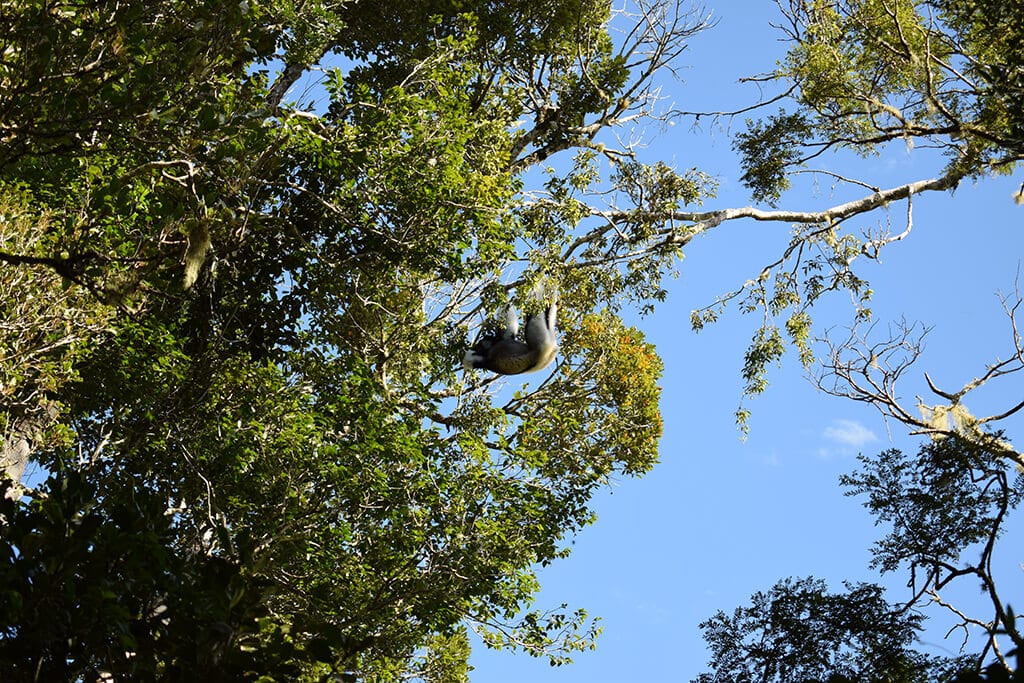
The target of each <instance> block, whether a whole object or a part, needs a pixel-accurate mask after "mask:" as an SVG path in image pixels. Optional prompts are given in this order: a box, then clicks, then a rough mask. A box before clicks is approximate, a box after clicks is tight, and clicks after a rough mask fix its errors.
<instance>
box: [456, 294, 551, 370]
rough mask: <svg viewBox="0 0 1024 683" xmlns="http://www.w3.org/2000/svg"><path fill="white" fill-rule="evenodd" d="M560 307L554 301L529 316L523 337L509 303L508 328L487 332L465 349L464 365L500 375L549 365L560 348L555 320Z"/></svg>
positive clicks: (506, 314) (469, 368)
mask: <svg viewBox="0 0 1024 683" xmlns="http://www.w3.org/2000/svg"><path fill="white" fill-rule="evenodd" d="M557 314H558V306H557V304H556V303H555V302H552V303H551V304H550V305H549V306H548V307H547V308H546V309H545V310H544V311H543V312H542V313H539V314H534V315H528V316H527V317H526V332H525V333H524V335H523V337H524V340H520V339H517V336H518V335H519V320H518V319H517V317H516V312H515V310H514V309H513V308H512V307H511V306H510V307H509V308H508V309H506V311H505V329H503V330H501V331H500V332H495V333H491V334H487V335H484V336H483V337H481V338H480V339H479V340H478V341H477V342H476V344H474V345H473V348H471V349H470V350H468V351H466V354H465V355H464V356H463V358H462V365H463V367H465V368H466V369H467V370H471V369H474V368H477V369H483V370H490V371H491V372H496V373H498V374H499V375H520V374H522V373H524V372H535V371H537V370H541V369H543V368H546V367H547V366H548V365H550V364H551V361H552V360H554V358H555V353H556V352H557V351H558V340H557V338H556V337H555V333H556V330H555V320H556V316H557Z"/></svg>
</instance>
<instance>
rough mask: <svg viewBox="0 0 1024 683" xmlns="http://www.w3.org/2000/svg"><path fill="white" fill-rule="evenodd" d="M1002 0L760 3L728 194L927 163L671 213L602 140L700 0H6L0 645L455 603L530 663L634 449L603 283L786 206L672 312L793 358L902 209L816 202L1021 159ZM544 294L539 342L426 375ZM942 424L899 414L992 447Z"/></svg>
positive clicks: (124, 668)
mask: <svg viewBox="0 0 1024 683" xmlns="http://www.w3.org/2000/svg"><path fill="white" fill-rule="evenodd" d="M1011 4H1012V3H998V2H966V1H962V2H954V1H952V0H950V1H949V2H911V1H910V0H892V1H888V2H882V1H879V2H851V3H842V2H809V1H808V2H802V1H798V0H793V2H790V3H789V4H788V7H783V10H784V11H785V16H786V18H787V20H788V23H787V24H786V25H785V27H786V28H785V30H786V33H787V35H788V37H789V38H790V40H791V41H792V46H793V47H792V50H791V51H790V53H789V57H788V58H787V60H786V61H785V62H784V63H782V64H780V65H778V67H777V69H776V70H775V71H773V72H771V73H769V74H767V75H765V76H763V77H761V78H762V80H763V81H764V82H766V83H771V84H775V85H778V86H779V87H780V89H781V90H780V94H779V95H778V96H777V97H774V98H771V99H770V100H768V101H765V102H760V103H758V104H759V106H760V109H759V111H764V110H765V108H766V107H768V106H770V105H774V104H776V103H779V104H781V105H782V106H783V109H782V110H780V112H779V113H777V114H776V113H768V114H767V115H766V117H765V118H764V119H761V120H751V121H750V122H749V125H748V127H747V129H746V132H744V133H742V134H740V135H739V136H738V137H737V140H736V149H737V151H738V152H739V153H740V154H741V156H742V158H743V163H744V169H745V171H746V176H745V178H744V179H745V181H746V182H747V183H748V185H749V187H750V188H751V192H752V196H753V198H754V199H755V201H758V202H767V203H768V204H770V205H774V204H776V203H778V202H779V201H781V199H782V198H783V197H784V196H785V195H784V194H783V193H784V190H785V189H786V188H787V185H788V179H789V178H790V177H791V174H792V173H795V172H805V171H809V170H814V169H808V164H809V163H811V162H812V161H813V160H815V159H817V158H818V157H820V155H821V154H822V153H823V152H825V151H827V150H831V149H834V148H838V147H842V148H849V149H853V150H854V151H856V152H859V153H871V152H872V151H873V150H875V149H877V148H878V147H880V146H882V145H884V144H886V143H888V142H890V141H906V142H912V141H920V142H921V143H923V144H926V145H935V146H937V147H939V148H940V149H942V150H943V151H944V152H945V153H946V155H947V158H948V163H947V165H946V166H945V167H943V168H941V169H939V170H938V172H937V174H936V176H935V177H934V178H926V179H913V180H910V181H908V182H907V183H906V184H904V185H901V186H898V187H893V188H884V189H883V188H877V187H875V186H873V185H872V184H871V183H870V182H868V181H856V182H855V183H854V182H853V181H850V180H849V179H845V178H844V179H840V180H842V181H843V182H851V183H852V184H853V186H854V187H858V188H860V189H863V190H864V191H865V193H864V196H863V197H861V198H860V199H855V200H853V201H850V202H846V203H843V204H841V205H837V206H835V207H832V208H830V209H827V210H825V211H802V210H799V209H793V210H777V209H774V208H769V209H759V208H753V207H740V208H719V209H704V208H703V207H702V204H704V203H705V202H710V201H711V200H712V199H713V198H714V193H715V180H714V179H713V178H711V177H709V176H708V175H706V174H705V173H703V172H701V171H700V170H699V169H691V170H686V171H679V170H676V169H673V168H671V167H670V166H668V165H667V164H666V163H664V162H663V161H660V160H658V161H654V162H650V161H646V160H644V159H643V158H642V156H641V155H639V154H637V145H638V139H637V138H636V137H634V135H633V134H634V131H635V130H637V127H638V126H640V125H641V124H642V123H643V122H645V121H650V120H652V119H659V118H661V119H667V118H672V117H676V116H682V115H684V113H683V112H680V111H675V110H673V109H671V107H669V106H666V105H665V104H664V103H663V102H662V101H661V100H660V99H659V96H658V83H659V79H661V78H664V77H666V74H667V73H668V72H670V71H671V69H672V67H673V66H675V65H676V64H677V63H678V60H679V59H680V55H681V54H682V53H683V51H684V49H685V46H686V42H687V40H688V39H689V38H690V37H692V36H693V35H694V34H696V33H697V32H699V31H701V30H703V29H704V28H706V27H707V26H709V24H710V22H709V17H708V15H707V14H706V13H705V12H704V11H703V10H701V9H700V8H697V7H690V6H688V5H685V4H684V3H683V2H682V1H681V0H640V1H639V2H631V3H628V4H627V5H626V6H624V7H623V8H618V7H615V6H613V5H612V4H611V3H609V2H607V1H606V0H572V1H570V2H549V1H548V0H524V1H523V2H516V3H486V2H465V1H460V2H454V1H452V0H429V1H427V2H421V1H399V2H389V3H384V4H383V5H382V4H381V3H375V2H364V1H359V0H352V1H350V2H329V1H327V0H309V1H304V2H293V1H291V0H242V1H241V2H238V3H233V4H232V3H229V4H226V5H225V4H223V3H220V2H212V1H209V0H207V1H200V2H192V1H189V2H184V1H182V0H155V1H147V2H124V1H122V0H97V1H96V2H90V3H81V2H71V1H61V0H45V1H44V0H16V1H15V2H10V3H6V4H5V6H4V7H3V9H0V139H2V145H0V435H2V439H3V440H2V442H0V457H2V460H3V466H4V470H5V471H6V472H7V473H8V474H9V476H10V479H11V481H10V482H9V486H8V490H7V497H6V498H4V501H3V504H2V508H0V515H2V519H3V524H4V527H3V547H2V560H3V562H2V565H0V594H2V595H3V596H4V599H3V600H0V615H2V625H3V626H2V630H0V634H2V635H0V650H2V655H0V660H2V661H3V667H4V669H5V670H4V679H5V680H7V679H8V678H10V679H11V680H51V679H52V680H57V679H60V680H65V679H66V680H79V679H82V680H84V679H91V678H93V677H96V676H99V675H107V674H109V675H113V676H115V677H117V676H129V677H134V678H141V679H171V680H173V679H187V680H195V678H196V676H197V675H199V676H200V677H203V678H208V679H210V680H227V679H260V680H319V679H321V678H329V677H335V678H338V677H340V678H341V679H342V680H367V681H391V680H404V679H407V678H411V677H418V678H420V679H422V680H430V681H451V682H454V681H462V680H465V679H466V676H467V662H466V658H467V652H468V647H469V646H468V636H467V629H468V628H472V629H473V630H475V631H477V633H479V634H480V635H481V637H482V638H483V639H484V641H485V642H487V643H488V644H489V645H492V646H495V647H508V648H513V649H521V650H523V651H525V652H527V653H529V654H531V655H535V656H543V657H548V658H549V659H550V661H551V662H552V663H555V664H558V663H562V662H565V661H568V659H569V657H570V656H571V654H572V653H573V652H574V651H578V650H581V649H585V648H588V647H592V645H593V642H594V637H595V635H596V633H597V630H598V627H597V624H596V623H595V622H594V621H593V620H592V619H590V618H589V617H588V615H587V614H586V612H585V611H583V610H582V609H576V608H573V607H568V606H565V605H563V606H561V607H556V608H555V609H553V610H551V609H547V608H545V607H536V606H535V605H534V604H533V598H534V595H535V594H536V591H537V588H538V582H537V577H536V567H537V566H539V565H545V564H547V563H550V562H552V561H555V560H556V559H558V558H560V557H563V556H564V555H565V554H566V553H567V552H568V551H567V541H568V539H569V538H571V536H572V535H573V534H574V533H575V532H577V531H578V530H579V529H581V528H582V527H584V526H585V525H587V524H589V523H590V522H592V521H593V512H592V509H591V507H590V500H591V498H592V496H593V495H594V494H595V492H597V491H598V490H600V489H601V488H602V487H603V486H605V485H606V484H607V483H608V482H609V481H610V480H611V479H612V478H614V477H617V476H621V475H627V476H633V475H640V474H643V473H645V472H647V471H649V470H650V469H651V468H652V467H653V466H654V464H655V463H656V461H657V457H658V442H659V437H660V435H661V431H662V418H661V415H660V412H659V405H658V398H659V392H660V389H659V387H658V382H659V378H660V376H661V372H662V362H661V360H660V358H659V357H658V355H657V354H656V352H655V349H654V348H653V347H652V345H651V344H649V343H648V342H647V341H646V340H645V338H644V336H643V333H642V331H640V330H638V329H636V328H634V327H631V326H628V325H627V324H625V323H624V322H623V318H622V315H621V314H622V313H623V310H624V309H625V308H626V307H635V308H638V309H639V310H640V311H642V312H644V313H649V312H652V311H654V310H655V308H656V305H657V303H658V302H659V301H661V300H662V299H663V298H664V296H665V289H664V287H663V278H664V277H665V276H666V275H670V274H671V273H672V271H673V268H674V265H675V264H676V263H677V262H678V259H679V258H681V256H682V255H683V250H684V248H685V247H686V246H687V245H688V244H689V243H690V241H691V240H693V239H694V237H696V236H698V235H700V234H703V233H706V232H708V231H711V230H714V229H717V228H719V227H721V226H723V225H727V224H728V223H729V222H731V221H734V220H739V219H743V218H753V219H756V220H768V221H777V222H780V223H788V224H792V225H794V226H795V227H794V228H793V229H792V241H791V243H790V245H789V246H788V248H787V249H786V250H785V252H784V253H783V254H780V255H766V258H767V259H768V263H769V266H768V267H767V268H765V270H764V271H763V272H762V273H761V275H757V274H752V275H753V277H752V278H751V279H750V280H749V281H748V282H747V283H746V284H744V285H742V286H741V288H740V289H739V290H737V291H736V292H735V293H733V294H728V295H725V296H723V297H722V299H720V300H719V301H717V302H714V303H712V304H711V305H710V306H708V307H707V308H704V309H701V310H698V311H695V313H694V315H693V320H692V322H693V325H694V327H695V328H700V327H701V326H703V325H706V324H709V323H711V322H713V321H714V320H715V319H716V318H717V316H719V315H720V314H721V312H722V311H723V310H724V308H725V306H727V305H728V303H729V302H730V301H733V300H738V301H740V309H741V310H742V311H745V312H751V311H762V312H764V314H765V317H764V322H763V324H761V325H759V326H758V329H757V332H756V333H755V335H754V338H753V341H752V343H751V346H750V350H749V351H748V354H747V358H746V364H745V367H744V381H745V383H746V391H747V392H748V393H751V394H753V393H758V392H760V391H762V390H763V389H764V387H765V385H766V381H767V380H766V372H767V370H768V368H769V367H770V366H771V365H772V363H774V361H776V360H777V359H778V358H779V357H780V356H781V355H782V354H783V353H784V351H785V348H786V347H787V345H790V346H794V347H795V348H796V349H797V351H798V352H799V354H800V356H801V359H802V360H803V361H804V362H806V363H808V364H810V363H811V362H812V360H813V354H812V352H811V348H810V341H811V330H812V317H811V314H810V311H811V308H812V306H813V304H814V303H815V301H816V300H817V299H818V298H819V297H820V296H822V295H824V294H826V293H828V292H831V291H835V290H838V289H844V290H849V291H851V292H853V293H854V294H855V296H856V297H858V301H859V305H858V309H857V311H856V313H855V315H857V316H860V317H865V316H867V315H868V314H869V310H868V300H869V291H870V290H869V287H868V285H867V283H866V282H864V280H862V279H861V278H860V277H859V275H858V274H857V273H856V271H855V270H854V266H855V265H856V263H855V262H856V260H857V259H858V258H861V257H863V258H865V259H871V258H875V257H877V255H878V253H879V251H880V250H881V249H882V248H883V247H885V246H886V245H888V244H890V243H892V242H895V241H898V240H900V239H902V237H901V236H902V234H903V233H897V234H877V235H871V234H869V235H860V236H859V235H857V234H855V233H854V232H853V230H852V229H848V228H847V225H846V223H845V222H846V220H847V219H848V218H850V217H852V216H856V215H859V214H862V213H865V212H869V211H872V210H874V209H876V208H879V207H882V206H884V205H886V204H889V203H892V202H896V201H903V200H906V202H907V203H908V206H909V204H910V201H911V199H912V197H913V196H914V195H917V194H920V193H922V192H926V191H944V190H948V189H951V188H954V187H955V186H956V185H957V183H958V182H960V181H961V180H962V179H963V178H968V177H978V176H982V175H984V174H987V173H991V172H1001V173H1009V172H1011V171H1012V170H1013V169H1014V168H1015V164H1016V163H1018V162H1019V161H1020V160H1021V158H1022V154H1024V145H1022V143H1021V133H1022V130H1024V125H1022V122H1021V118H1020V117H1021V111H1024V109H1022V107H1021V106H1019V105H1020V103H1021V92H1022V88H1024V77H1022V74H1024V65H1022V62H1021V55H1020V49H1021V45H1024V40H1022V39H1021V38H1022V36H1021V35H1020V33H1021V31H1024V21H1017V20H1016V19H1019V18H1020V17H1019V16H1016V15H1015V14H1014V13H1017V14H1019V13H1020V11H1021V10H1019V9H1016V8H1014V7H1009V5H1011ZM1004 5H1007V6H1004ZM613 29H614V30H613ZM993 31H995V32H996V37H995V38H992V35H993ZM307 86H308V89H306V88H307ZM710 113H714V112H710ZM720 115H723V116H724V115H728V113H720ZM608 169H610V170H608ZM815 172H822V173H833V175H834V172H832V171H829V170H828V169H822V170H815ZM909 215H910V214H909V211H908V225H907V230H909V228H910V225H909V221H910V219H909ZM554 296H557V297H558V300H559V320H558V324H559V327H560V330H561V335H560V351H559V356H558V361H557V364H556V365H554V366H553V367H552V368H551V369H550V370H549V371H545V373H543V374H538V375H534V376H532V377H531V379H530V380H529V381H527V382H525V383H519V382H515V381H512V380H509V381H496V380H495V379H494V378H493V377H490V376H485V375H483V374H479V373H464V372H462V371H461V370H460V369H459V362H458V361H459V358H460V357H461V354H462V352H463V351H464V350H465V349H466V348H468V347H469V346H470V345H471V343H472V340H473V338H474V337H475V336H476V335H477V333H478V330H479V329H481V328H483V327H486V326H487V325H488V324H489V323H488V321H489V320H491V319H493V318H497V317H499V315H500V311H501V310H502V309H503V308H504V307H506V306H509V305H512V306H515V307H517V308H519V309H526V310H527V311H529V310H530V309H531V308H532V307H535V306H537V301H536V299H537V298H538V297H541V298H544V297H548V298H550V297H554ZM776 320H781V322H776ZM1016 343H1017V349H1018V351H1019V350H1020V342H1019V340H1016ZM853 348H854V346H853V345H847V346H843V347H841V348H839V349H837V353H836V354H835V355H833V356H831V358H832V361H833V362H832V363H831V364H828V363H826V366H825V367H826V368H829V369H831V371H832V374H831V375H829V376H830V377H833V378H837V380H838V382H837V383H836V384H833V385H831V388H832V390H834V391H835V392H837V393H846V394H851V395H856V394H857V392H858V391H860V390H861V386H862V385H858V384H857V383H856V381H855V379H856V378H855V376H854V374H853V372H852V370H851V368H853V369H856V368H854V366H848V365H844V364H843V362H844V361H843V359H844V358H845V356H844V355H843V353H845V352H848V351H850V350H851V349H853ZM1021 358H1024V356H1021V355H1020V354H1018V356H1017V358H1016V361H1017V363H1018V364H1017V365H1012V366H1004V367H1002V368H1001V369H1000V374H1007V373H1009V372H1012V371H1014V370H1016V369H1018V368H1019V366H1020V364H1021V363H1024V361H1021ZM857 367H859V366H857ZM882 386H883V387H884V386H886V385H884V384H883V385H882ZM871 387H875V388H877V387H878V385H870V384H869V385H868V388H867V392H868V394H866V395H862V396H860V398H861V400H869V401H870V402H873V403H875V404H877V405H879V407H881V408H882V409H883V410H888V411H890V412H892V411H897V410H899V409H900V408H897V404H896V403H895V401H894V400H892V401H889V402H888V403H887V402H886V401H887V400H889V399H890V398H891V395H890V394H888V393H886V392H884V391H882V392H880V393H878V392H876V393H874V394H872V393H870V392H871ZM966 390H968V388H965V391H966ZM939 394H940V395H946V394H942V392H939ZM949 395H950V396H951V395H952V394H949ZM954 403H955V401H954ZM1018 408H1019V406H1018ZM1015 409H1016V408H1015ZM743 417H744V412H743V411H742V410H741V412H740V418H741V421H742V419H743ZM995 417H999V416H993V418H995ZM972 420H973V422H971V423H970V424H972V425H977V426H978V430H975V431H971V430H965V429H959V430H958V429H957V428H955V427H950V426H948V425H947V426H945V427H943V426H941V425H938V423H937V422H936V421H934V420H931V421H926V423H927V424H926V427H927V428H928V429H929V430H930V431H931V432H932V433H935V434H936V435H937V436H943V435H945V436H947V437H950V438H951V437H952V436H953V435H959V436H960V437H961V438H968V437H972V436H973V437H977V438H974V440H973V441H972V443H982V444H983V445H984V444H988V446H986V447H990V446H991V444H992V443H1003V442H1001V441H998V440H991V439H995V437H994V436H992V437H991V439H990V440H989V441H986V440H985V439H986V438H988V437H978V435H979V434H982V433H983V430H982V426H983V425H985V424H987V422H986V421H985V418H973V417H972ZM992 421H993V422H994V421H995V420H992ZM907 422H908V424H911V422H910V421H909V420H908V421H907ZM963 424H966V423H963ZM984 433H988V432H984ZM990 450H991V448H990ZM997 456H998V458H1001V460H1000V462H1003V463H1004V464H1005V463H1006V462H1017V463H1020V462H1022V460H1021V457H1020V456H1019V454H1017V453H1016V452H1015V451H1012V448H1010V447H1009V446H1007V447H1005V448H1002V449H1001V450H999V449H997ZM30 461H31V463H34V468H35V471H36V473H37V475H36V478H35V480H33V479H32V477H25V476H24V475H23V472H24V471H25V470H26V466H28V465H29V463H30ZM29 471H30V472H32V471H33V470H31V469H30V470H29ZM869 592H870V591H869ZM867 597H868V598H870V599H871V600H874V597H873V595H868V596H867ZM869 602H870V600H869ZM871 604H872V605H875V606H877V604H876V602H871ZM879 609H880V608H879ZM837 628H840V627H837ZM842 628H846V626H842V625H841V628H840V630H841V629H842ZM900 644H902V641H901V643H900ZM197 672H200V673H198V674H197Z"/></svg>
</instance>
